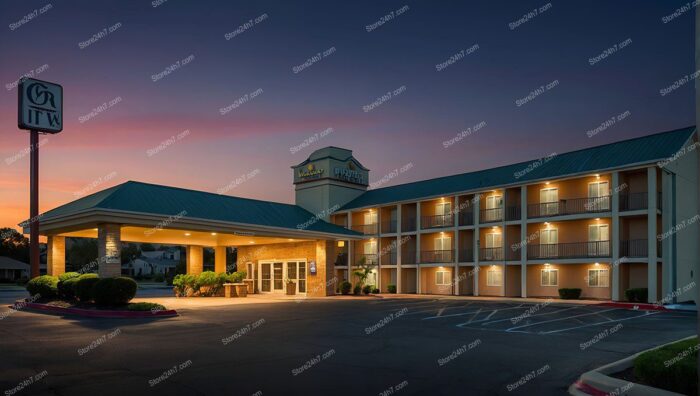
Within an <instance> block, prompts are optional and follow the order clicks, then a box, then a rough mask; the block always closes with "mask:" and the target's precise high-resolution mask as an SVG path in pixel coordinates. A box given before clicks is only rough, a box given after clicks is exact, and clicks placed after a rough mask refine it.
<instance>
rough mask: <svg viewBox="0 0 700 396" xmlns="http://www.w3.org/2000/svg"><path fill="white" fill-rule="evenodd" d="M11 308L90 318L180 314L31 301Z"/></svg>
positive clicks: (168, 311) (174, 311)
mask: <svg viewBox="0 0 700 396" xmlns="http://www.w3.org/2000/svg"><path fill="white" fill-rule="evenodd" d="M10 308H13V309H17V310H23V309H33V310H37V311H42V312H49V313H57V314H64V315H78V316H84V317H88V318H133V319H136V318H140V319H142V318H153V317H170V316H178V313H177V311H176V310H174V309H166V310H163V311H155V312H152V311H107V310H97V309H81V308H63V307H56V306H53V305H46V304H38V303H29V302H22V301H19V302H16V303H15V304H14V305H12V306H11V307H10Z"/></svg>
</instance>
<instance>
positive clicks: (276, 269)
mask: <svg viewBox="0 0 700 396" xmlns="http://www.w3.org/2000/svg"><path fill="white" fill-rule="evenodd" d="M283 266H284V263H280V262H278V263H272V291H274V292H282V291H284V279H283V275H284V270H283V268H284V267H283Z"/></svg>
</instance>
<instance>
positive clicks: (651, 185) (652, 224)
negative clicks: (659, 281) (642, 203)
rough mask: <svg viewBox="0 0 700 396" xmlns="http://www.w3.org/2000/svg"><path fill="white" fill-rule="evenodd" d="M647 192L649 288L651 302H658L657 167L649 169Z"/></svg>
mask: <svg viewBox="0 0 700 396" xmlns="http://www.w3.org/2000/svg"><path fill="white" fill-rule="evenodd" d="M647 191H648V193H647V194H648V195H649V198H648V202H649V205H648V206H649V207H648V208H647V242H648V248H647V251H648V259H647V288H648V290H649V297H648V299H649V302H650V303H651V302H654V301H656V300H657V290H656V277H657V274H656V262H657V260H656V235H657V231H656V166H650V167H648V168H647Z"/></svg>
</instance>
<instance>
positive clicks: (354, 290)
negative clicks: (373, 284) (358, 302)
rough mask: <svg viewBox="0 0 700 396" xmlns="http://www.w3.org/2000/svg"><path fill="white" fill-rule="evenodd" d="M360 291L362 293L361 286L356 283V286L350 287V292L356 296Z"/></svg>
mask: <svg viewBox="0 0 700 396" xmlns="http://www.w3.org/2000/svg"><path fill="white" fill-rule="evenodd" d="M360 293H362V286H360V285H356V286H355V287H354V288H353V289H352V294H354V295H356V296H359V295H360Z"/></svg>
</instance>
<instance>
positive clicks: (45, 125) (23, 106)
mask: <svg viewBox="0 0 700 396" xmlns="http://www.w3.org/2000/svg"><path fill="white" fill-rule="evenodd" d="M18 99H19V103H18V106H17V109H18V114H17V125H18V126H19V129H28V130H34V131H41V132H47V133H58V132H61V131H62V130H63V87H62V86H60V85H58V84H54V83H50V82H48V81H41V80H35V79H33V78H25V79H23V80H22V81H21V82H20V84H19V98H18Z"/></svg>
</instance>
